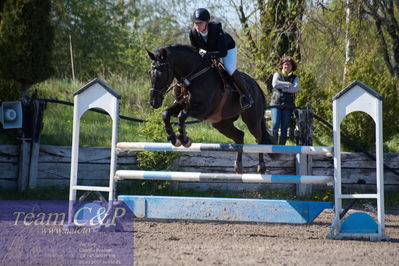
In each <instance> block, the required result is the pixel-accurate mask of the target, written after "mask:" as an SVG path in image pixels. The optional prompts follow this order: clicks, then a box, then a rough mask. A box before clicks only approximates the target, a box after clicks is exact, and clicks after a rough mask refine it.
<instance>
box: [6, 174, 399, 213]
mask: <svg viewBox="0 0 399 266" xmlns="http://www.w3.org/2000/svg"><path fill="white" fill-rule="evenodd" d="M153 183H156V184H157V185H156V186H154V184H151V182H147V183H146V184H143V181H131V182H129V183H126V184H123V186H122V185H120V186H118V195H132V194H134V195H157V196H187V197H217V198H218V197H223V198H255V199H284V200H305V201H327V202H332V201H333V200H334V194H333V191H332V190H331V189H330V190H326V191H315V192H313V193H312V195H309V196H304V197H298V196H296V195H295V193H292V192H290V191H285V190H279V191H271V190H263V191H257V192H245V191H244V192H237V191H224V190H212V189H209V190H206V191H197V190H192V189H179V190H173V189H172V187H173V186H171V185H170V183H169V182H168V181H162V182H153ZM159 187H161V189H159ZM80 194H82V193H80ZM80 194H78V197H79V196H80ZM68 197H69V188H61V187H56V186H54V187H40V188H34V189H28V190H26V191H23V192H16V191H6V190H1V189H0V200H68ZM91 198H92V199H97V198H95V195H91ZM88 199H90V198H88ZM359 204H360V205H359ZM356 206H361V202H359V203H358V204H357V205H356ZM398 206H399V193H398V192H397V191H386V192H385V208H386V209H388V210H397V209H398Z"/></svg>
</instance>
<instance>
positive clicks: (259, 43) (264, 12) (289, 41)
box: [230, 0, 306, 85]
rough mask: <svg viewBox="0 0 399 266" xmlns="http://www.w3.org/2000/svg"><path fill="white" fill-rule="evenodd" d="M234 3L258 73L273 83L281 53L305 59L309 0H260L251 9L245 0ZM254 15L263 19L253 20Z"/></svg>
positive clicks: (258, 75)
mask: <svg viewBox="0 0 399 266" xmlns="http://www.w3.org/2000/svg"><path fill="white" fill-rule="evenodd" d="M230 2H231V4H232V5H233V6H234V7H235V9H236V12H237V16H238V18H239V21H240V23H241V28H242V32H243V35H244V36H245V38H246V41H245V42H247V43H248V49H249V50H250V54H251V56H250V58H251V61H252V62H255V64H256V67H257V73H256V76H257V77H258V78H259V79H260V80H262V81H264V82H266V83H267V84H268V85H269V84H271V82H270V81H271V77H272V71H273V70H274V69H275V67H276V65H277V63H278V61H279V59H280V58H281V56H283V55H289V56H294V57H296V58H297V59H300V58H301V52H300V47H299V44H300V39H301V25H302V18H303V14H304V10H305V5H306V4H305V0H270V1H262V0H257V1H256V3H254V5H253V7H254V9H253V10H250V11H248V10H247V11H246V10H245V8H244V4H243V1H239V3H236V2H235V1H233V0H231V1H230ZM254 15H258V16H259V19H257V20H255V21H253V20H252V21H251V16H254ZM251 23H253V24H252V25H251ZM245 42H244V43H245Z"/></svg>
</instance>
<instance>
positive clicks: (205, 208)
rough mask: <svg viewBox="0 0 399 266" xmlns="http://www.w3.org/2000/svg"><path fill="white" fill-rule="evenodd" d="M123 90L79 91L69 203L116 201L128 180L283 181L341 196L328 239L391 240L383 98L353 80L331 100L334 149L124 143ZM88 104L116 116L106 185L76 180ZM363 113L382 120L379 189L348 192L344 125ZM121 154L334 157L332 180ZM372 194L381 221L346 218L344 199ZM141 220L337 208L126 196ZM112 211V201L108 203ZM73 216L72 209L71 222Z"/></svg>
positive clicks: (250, 217)
mask: <svg viewBox="0 0 399 266" xmlns="http://www.w3.org/2000/svg"><path fill="white" fill-rule="evenodd" d="M119 98H120V96H119V94H118V93H117V92H115V91H114V90H113V89H112V88H110V87H109V86H108V85H107V84H106V83H105V82H103V81H101V80H99V79H95V80H93V81H92V82H90V83H88V84H87V85H86V86H84V87H83V88H82V89H80V90H79V91H77V92H76V93H75V98H74V100H75V106H74V126H73V140H72V160H71V186H70V200H71V201H74V200H76V191H77V190H85V191H102V192H108V193H109V195H108V199H109V201H110V202H111V201H112V200H114V199H115V191H114V190H115V187H116V186H115V182H116V181H118V180H122V179H141V180H143V179H144V180H174V181H190V182H202V181H206V182H213V181H216V182H242V183H247V182H249V183H280V184H288V183H289V184H331V183H332V184H333V185H334V189H335V192H334V198H335V201H334V203H335V206H334V211H335V217H334V220H333V224H332V227H331V230H330V232H329V235H328V237H330V238H335V239H341V238H369V239H370V240H382V239H385V238H386V237H385V235H384V201H383V194H384V193H383V191H384V187H383V186H384V179H383V171H382V165H383V164H382V103H381V98H382V97H381V95H379V94H378V93H376V92H375V91H373V90H372V89H370V88H369V87H367V86H366V85H364V84H363V83H361V82H359V81H355V82H354V83H352V84H351V85H350V86H348V87H347V88H345V89H344V90H343V91H341V92H340V93H339V94H337V96H335V98H334V99H333V107H334V109H333V115H334V117H333V120H334V149H333V148H332V147H314V146H279V145H238V144H203V143H193V144H192V146H191V147H189V148H184V147H174V146H172V145H171V144H170V143H127V142H121V143H118V141H117V138H118V121H119ZM90 108H102V109H104V110H105V111H106V112H107V113H108V114H109V115H110V116H111V119H112V120H113V127H112V144H111V167H110V177H109V186H108V187H95V186H82V185H77V184H78V182H77V181H78V180H77V178H78V177H77V169H78V161H79V160H78V156H79V125H80V118H81V116H82V115H83V113H84V112H85V111H87V110H88V109H90ZM354 111H363V112H365V113H367V114H369V115H370V116H372V117H373V119H374V121H375V122H376V136H377V137H376V143H377V193H375V194H342V188H341V186H342V182H341V162H340V160H341V157H340V123H341V121H342V120H343V119H344V118H345V116H346V115H347V114H349V113H350V112H354ZM117 151H171V152H173V151H179V152H201V151H214V152H220V151H228V152H230V151H231V152H236V151H243V152H247V153H291V154H293V153H294V154H311V155H312V154H324V155H327V156H331V154H332V153H333V156H334V177H331V176H309V175H263V174H229V173H196V172H166V171H140V170H116V165H117V156H116V153H117ZM348 198H373V199H376V200H377V208H378V217H377V218H378V219H377V220H378V221H377V222H376V221H375V220H374V219H373V218H372V217H371V216H370V215H368V214H366V213H363V212H358V213H353V214H351V215H349V216H348V217H346V218H345V217H341V214H342V211H343V210H342V199H348ZM118 199H119V200H122V201H124V202H125V203H126V204H127V205H128V206H129V207H130V208H131V209H132V210H133V213H134V215H135V216H136V217H139V218H147V219H184V220H204V221H240V222H266V223H267V222H271V223H297V224H298V223H310V222H312V221H313V220H314V219H315V218H316V217H317V215H319V214H320V213H321V211H323V209H325V208H332V207H333V204H332V203H331V202H315V201H286V200H267V199H233V198H204V197H157V196H134V195H120V196H118ZM108 208H109V209H111V206H110V205H109V207H108ZM71 217H73V208H72V207H71V206H70V209H69V216H68V221H70V220H71Z"/></svg>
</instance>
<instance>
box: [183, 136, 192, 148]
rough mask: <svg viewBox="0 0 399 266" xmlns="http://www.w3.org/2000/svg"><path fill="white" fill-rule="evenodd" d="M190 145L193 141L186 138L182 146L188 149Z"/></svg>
mask: <svg viewBox="0 0 399 266" xmlns="http://www.w3.org/2000/svg"><path fill="white" fill-rule="evenodd" d="M191 144H193V141H192V140H191V139H190V138H188V137H187V138H186V141H185V143H183V146H184V147H186V148H188V147H190V146H191Z"/></svg>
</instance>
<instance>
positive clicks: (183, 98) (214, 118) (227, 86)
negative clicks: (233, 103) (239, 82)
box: [174, 59, 241, 124]
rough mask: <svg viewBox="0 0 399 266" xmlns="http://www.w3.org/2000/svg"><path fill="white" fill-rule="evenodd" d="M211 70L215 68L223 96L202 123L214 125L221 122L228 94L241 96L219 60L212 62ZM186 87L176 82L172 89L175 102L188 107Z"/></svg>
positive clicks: (188, 94)
mask: <svg viewBox="0 0 399 266" xmlns="http://www.w3.org/2000/svg"><path fill="white" fill-rule="evenodd" d="M212 68H215V69H216V70H217V71H218V73H219V76H220V78H221V80H222V84H223V96H222V99H221V100H220V102H219V104H218V106H217V107H216V108H215V110H213V111H212V113H211V115H209V116H208V117H207V118H206V119H204V120H203V122H208V123H212V124H214V123H218V122H220V121H221V120H222V110H223V107H224V105H225V103H226V100H227V98H228V96H229V94H230V93H234V92H238V93H239V94H241V92H240V90H239V89H238V88H237V86H236V85H235V84H234V82H233V80H232V78H231V77H230V75H229V74H228V73H227V71H226V69H225V68H224V66H223V64H222V63H221V62H220V61H219V60H216V59H214V60H212ZM188 86H189V84H187V83H186V82H178V83H177V84H176V85H175V87H174V93H175V98H176V101H178V102H179V103H181V104H183V105H188V104H189V103H190V100H191V94H190V91H189V90H188Z"/></svg>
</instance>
